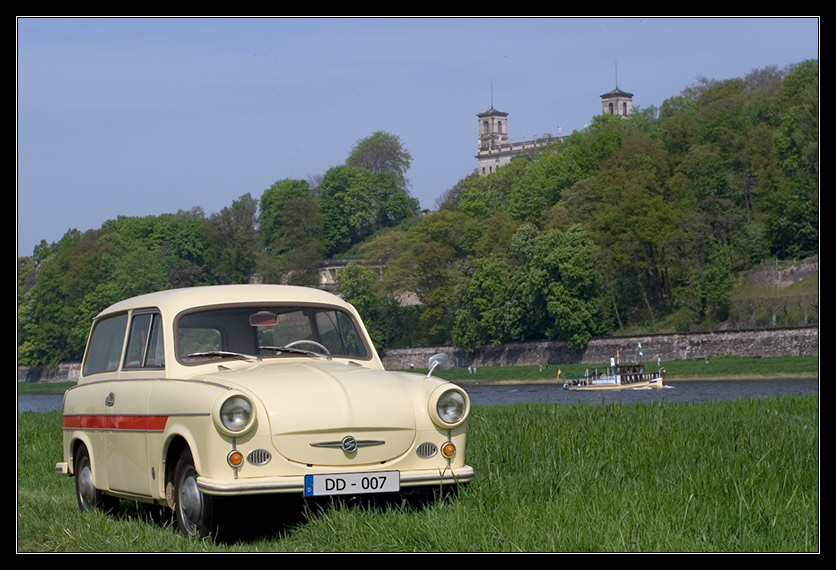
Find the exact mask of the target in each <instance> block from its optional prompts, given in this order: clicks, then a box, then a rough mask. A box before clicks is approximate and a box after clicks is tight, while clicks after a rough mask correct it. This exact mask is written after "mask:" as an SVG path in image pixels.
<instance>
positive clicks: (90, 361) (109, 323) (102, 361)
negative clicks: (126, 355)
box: [84, 314, 128, 375]
mask: <svg viewBox="0 0 836 570" xmlns="http://www.w3.org/2000/svg"><path fill="white" fill-rule="evenodd" d="M127 325H128V315H127V314H122V315H116V316H114V317H107V318H105V319H102V320H100V321H99V322H97V323H96V326H95V327H93V332H92V333H91V334H90V343H89V345H88V347H87V356H86V358H85V359H84V374H85V375H88V374H96V373H98V372H113V371H115V370H117V369H118V368H119V359H120V357H121V356H122V344H123V343H124V341H125V329H126V328H127Z"/></svg>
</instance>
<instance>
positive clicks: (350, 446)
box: [311, 435, 386, 453]
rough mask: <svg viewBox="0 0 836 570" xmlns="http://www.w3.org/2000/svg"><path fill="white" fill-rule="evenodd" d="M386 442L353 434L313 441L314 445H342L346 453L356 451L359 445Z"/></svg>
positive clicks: (364, 445) (365, 445)
mask: <svg viewBox="0 0 836 570" xmlns="http://www.w3.org/2000/svg"><path fill="white" fill-rule="evenodd" d="M384 443H386V442H385V441H383V440H380V439H357V438H355V437H354V436H353V435H347V436H345V437H344V438H342V439H341V440H340V441H319V442H316V443H312V444H311V446H312V447H340V448H342V450H343V451H345V452H346V453H354V452H355V451H357V448H358V447H368V446H370V445H383V444H384Z"/></svg>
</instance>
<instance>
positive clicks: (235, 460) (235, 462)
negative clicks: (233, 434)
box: [226, 449, 244, 467]
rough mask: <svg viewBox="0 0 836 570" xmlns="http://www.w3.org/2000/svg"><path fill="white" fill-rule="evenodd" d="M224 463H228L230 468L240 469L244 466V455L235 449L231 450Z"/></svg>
mask: <svg viewBox="0 0 836 570" xmlns="http://www.w3.org/2000/svg"><path fill="white" fill-rule="evenodd" d="M226 462H227V463H229V466H230V467H241V465H243V464H244V454H243V453H241V452H240V451H238V450H237V449H233V450H232V451H230V452H229V455H227V456H226Z"/></svg>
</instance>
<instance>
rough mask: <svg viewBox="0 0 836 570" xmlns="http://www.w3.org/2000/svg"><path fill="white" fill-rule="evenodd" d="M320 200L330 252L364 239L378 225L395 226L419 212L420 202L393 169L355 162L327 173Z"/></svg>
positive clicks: (330, 253) (378, 226)
mask: <svg viewBox="0 0 836 570" xmlns="http://www.w3.org/2000/svg"><path fill="white" fill-rule="evenodd" d="M319 204H320V211H321V212H322V217H323V222H324V225H325V232H324V237H325V245H326V253H327V254H328V255H333V254H335V253H340V252H343V251H345V250H347V249H348V248H350V247H352V246H353V245H356V244H358V243H360V242H362V241H364V240H365V239H367V238H369V237H370V236H371V235H372V234H373V233H374V232H375V231H376V230H377V229H378V228H382V227H392V226H395V225H397V224H398V223H400V222H402V221H403V220H405V219H407V218H409V217H412V216H414V215H416V213H417V206H418V203H417V201H416V200H415V199H413V198H411V197H409V195H408V194H407V193H406V190H403V189H402V188H399V187H398V186H397V184H396V181H395V178H394V177H393V176H392V175H391V174H390V173H385V172H384V173H381V174H374V173H372V172H371V171H369V170H366V169H364V168H357V167H353V166H338V167H336V168H331V169H329V170H328V172H326V173H325V176H324V177H323V179H322V183H321V184H320V198H319Z"/></svg>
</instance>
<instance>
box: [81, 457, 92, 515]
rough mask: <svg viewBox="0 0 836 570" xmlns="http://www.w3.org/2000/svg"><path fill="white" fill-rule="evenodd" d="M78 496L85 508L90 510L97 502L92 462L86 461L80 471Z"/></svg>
mask: <svg viewBox="0 0 836 570" xmlns="http://www.w3.org/2000/svg"><path fill="white" fill-rule="evenodd" d="M77 477H78V496H79V498H80V499H81V504H82V506H83V507H84V509H85V510H90V509H92V508H93V507H94V506H95V503H96V488H95V487H94V486H93V472H92V471H91V470H90V464H89V463H86V462H85V463H84V464H83V465H82V466H81V469H80V471H79V472H78V475H77Z"/></svg>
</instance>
